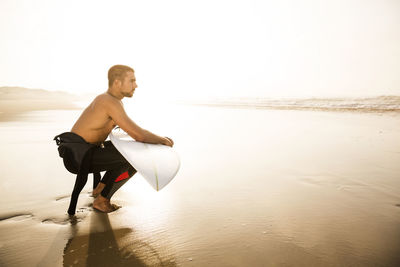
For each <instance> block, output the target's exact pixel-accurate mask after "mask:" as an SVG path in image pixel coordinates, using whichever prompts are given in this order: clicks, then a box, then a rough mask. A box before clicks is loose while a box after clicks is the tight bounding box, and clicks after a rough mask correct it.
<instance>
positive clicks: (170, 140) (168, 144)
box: [163, 137, 174, 147]
mask: <svg viewBox="0 0 400 267" xmlns="http://www.w3.org/2000/svg"><path fill="white" fill-rule="evenodd" d="M164 139H165V140H166V141H165V143H163V144H164V145H166V146H170V147H172V146H173V145H174V141H172V139H171V138H169V137H164Z"/></svg>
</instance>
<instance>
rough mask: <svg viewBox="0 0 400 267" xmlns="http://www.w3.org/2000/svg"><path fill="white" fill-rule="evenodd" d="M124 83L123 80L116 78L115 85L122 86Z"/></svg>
mask: <svg viewBox="0 0 400 267" xmlns="http://www.w3.org/2000/svg"><path fill="white" fill-rule="evenodd" d="M121 84H122V82H121V80H118V79H115V80H114V86H117V87H120V86H121Z"/></svg>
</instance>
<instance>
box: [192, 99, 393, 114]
mask: <svg viewBox="0 0 400 267" xmlns="http://www.w3.org/2000/svg"><path fill="white" fill-rule="evenodd" d="M189 104H191V105H201V106H215V107H232V108H255V109H287V110H319V111H358V112H400V96H378V97H369V98H307V99H301V98H298V99H271V98H230V99H216V100H210V101H203V102H196V101H194V102H193V101H191V102H190V103H189Z"/></svg>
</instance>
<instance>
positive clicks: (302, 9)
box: [0, 0, 400, 99]
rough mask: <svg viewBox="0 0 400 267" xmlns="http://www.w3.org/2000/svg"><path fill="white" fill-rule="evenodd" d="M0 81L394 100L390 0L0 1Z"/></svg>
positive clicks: (81, 89)
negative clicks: (121, 75)
mask: <svg viewBox="0 0 400 267" xmlns="http://www.w3.org/2000/svg"><path fill="white" fill-rule="evenodd" d="M0 36H1V41H0V86H22V87H28V88H41V89H46V90H63V91H68V92H71V93H86V92H88V93H97V92H99V93H100V92H104V91H105V90H106V89H107V87H108V84H107V71H108V69H109V68H110V67H111V66H112V65H115V64H126V65H129V66H131V67H133V68H134V69H135V74H136V78H137V83H138V86H139V88H138V89H137V91H136V92H135V94H137V93H139V94H142V96H146V97H153V98H160V99H163V98H172V99H181V98H191V99H197V98H199V99H203V98H215V97H335V96H375V95H400V1H398V0H332V1H328V0H281V1H276V0H275V1H268V0H264V1H262V0H253V1H251V0H228V1H222V0H201V1H188V0H183V1H177V0H169V1H165V0H146V1H136V0H130V1H121V0H114V1H99V0H97V1H87V0H81V1H75V0H70V1H59V0H35V1H30V0H27V1H22V0H1V1H0Z"/></svg>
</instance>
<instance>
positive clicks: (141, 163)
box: [109, 128, 180, 191]
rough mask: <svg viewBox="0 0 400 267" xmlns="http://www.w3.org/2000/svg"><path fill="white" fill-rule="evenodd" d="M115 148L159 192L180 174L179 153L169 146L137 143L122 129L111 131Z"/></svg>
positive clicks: (111, 138) (110, 136)
mask: <svg viewBox="0 0 400 267" xmlns="http://www.w3.org/2000/svg"><path fill="white" fill-rule="evenodd" d="M109 138H110V140H111V142H112V143H113V145H114V146H115V148H116V149H117V150H118V151H119V152H120V153H121V154H122V156H124V158H125V159H126V160H127V161H128V162H129V163H130V164H131V165H132V166H133V167H134V168H135V169H136V170H137V171H138V173H140V174H141V175H142V176H143V177H144V178H145V180H146V181H147V182H148V183H149V184H150V185H151V186H152V187H153V188H154V189H155V190H157V191H159V190H161V189H163V188H164V187H165V186H166V185H167V184H168V183H169V182H171V180H172V179H173V178H174V177H175V175H176V174H177V173H178V170H179V167H180V160H179V155H178V153H177V152H176V151H175V150H174V149H173V148H172V147H169V146H165V145H161V144H148V143H142V142H137V141H135V140H134V139H132V137H130V136H129V135H128V134H127V133H126V132H124V131H123V130H122V129H120V128H118V129H114V130H112V131H111V133H110V135H109Z"/></svg>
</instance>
